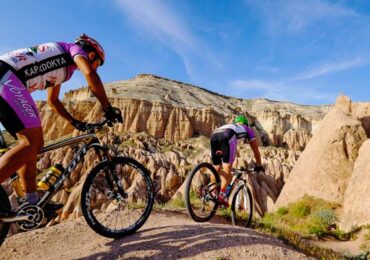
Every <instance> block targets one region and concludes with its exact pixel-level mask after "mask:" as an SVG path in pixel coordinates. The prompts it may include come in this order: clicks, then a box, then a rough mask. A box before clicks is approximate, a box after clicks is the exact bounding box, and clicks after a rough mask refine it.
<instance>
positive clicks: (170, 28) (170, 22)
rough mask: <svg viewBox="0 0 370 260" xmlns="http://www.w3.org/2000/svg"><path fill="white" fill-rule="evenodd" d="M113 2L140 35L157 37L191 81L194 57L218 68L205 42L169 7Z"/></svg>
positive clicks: (146, 2) (158, 3)
mask: <svg viewBox="0 0 370 260" xmlns="http://www.w3.org/2000/svg"><path fill="white" fill-rule="evenodd" d="M116 3H117V5H118V7H119V8H120V10H121V11H122V12H123V14H124V15H125V17H126V18H128V20H129V21H130V22H131V24H132V25H133V26H134V27H136V28H137V30H138V31H139V32H141V33H142V32H144V33H145V35H146V36H150V37H154V38H156V39H157V40H159V41H160V42H161V43H162V44H164V45H166V46H167V47H168V48H171V49H173V50H174V51H175V52H176V53H177V54H178V55H179V56H180V57H181V59H182V62H183V64H184V67H185V69H186V72H187V74H188V76H189V77H190V78H193V77H194V69H192V68H193V67H194V64H193V63H194V57H195V56H196V57H197V58H198V59H199V58H200V59H202V60H205V59H207V60H209V61H211V62H212V64H213V65H215V66H218V67H219V66H221V65H220V64H219V62H218V61H217V60H216V59H215V58H214V57H213V55H212V54H211V53H210V52H209V51H208V50H207V48H206V47H205V46H204V43H203V42H202V41H201V40H200V39H198V38H197V37H195V36H194V35H193V33H192V31H191V29H190V28H189V26H188V25H187V22H186V21H185V20H184V18H182V17H181V15H180V14H178V13H176V11H175V10H173V9H171V8H170V6H169V5H166V4H165V3H164V2H162V1H152V0H140V1H138V0H116Z"/></svg>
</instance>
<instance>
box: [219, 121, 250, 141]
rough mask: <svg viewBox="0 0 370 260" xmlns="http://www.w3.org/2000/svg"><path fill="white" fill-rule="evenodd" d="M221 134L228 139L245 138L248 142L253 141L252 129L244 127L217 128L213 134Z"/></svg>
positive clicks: (227, 126) (231, 125)
mask: <svg viewBox="0 0 370 260" xmlns="http://www.w3.org/2000/svg"><path fill="white" fill-rule="evenodd" d="M217 132H223V133H224V134H225V135H226V136H227V137H228V139H231V138H232V137H234V136H235V137H236V139H242V138H246V139H247V140H248V141H250V140H252V139H255V138H256V137H255V135H254V132H253V129H252V128H250V127H248V126H245V125H235V124H228V125H223V126H221V127H219V128H217V129H216V130H215V131H214V133H217Z"/></svg>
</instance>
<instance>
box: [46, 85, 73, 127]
mask: <svg viewBox="0 0 370 260" xmlns="http://www.w3.org/2000/svg"><path fill="white" fill-rule="evenodd" d="M59 92H60V85H56V86H55V87H52V88H49V89H48V95H47V102H48V104H49V106H50V107H51V108H52V109H53V110H54V111H55V112H57V113H58V114H59V115H60V116H61V117H63V118H64V119H65V120H67V121H68V122H70V123H71V122H72V121H73V120H74V118H73V117H72V116H71V114H70V113H68V111H67V110H66V109H65V108H64V105H63V103H62V102H61V101H60V100H59Z"/></svg>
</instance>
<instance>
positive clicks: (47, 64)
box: [0, 42, 87, 92]
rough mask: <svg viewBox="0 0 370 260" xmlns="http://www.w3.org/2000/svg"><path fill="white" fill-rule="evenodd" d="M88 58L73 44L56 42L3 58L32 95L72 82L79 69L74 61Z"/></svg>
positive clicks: (5, 55)
mask: <svg viewBox="0 0 370 260" xmlns="http://www.w3.org/2000/svg"><path fill="white" fill-rule="evenodd" d="M76 55H83V56H84V57H87V54H86V52H85V51H84V50H83V49H82V48H81V47H80V46H78V45H76V44H74V43H65V42H54V43H45V44H41V45H38V46H34V47H29V48H24V49H19V50H15V51H12V52H9V53H6V54H4V55H2V56H0V60H2V61H4V62H6V63H7V64H9V65H10V66H11V67H12V68H13V69H14V73H15V74H16V75H17V76H18V77H19V79H20V80H21V81H22V82H24V84H25V85H26V86H27V89H28V91H29V92H33V91H35V90H38V89H45V88H49V87H54V86H56V85H59V84H61V83H63V82H65V81H67V80H69V79H70V78H71V76H72V74H73V72H74V71H75V70H76V68H77V67H76V65H75V63H74V62H73V58H74V57H75V56H76Z"/></svg>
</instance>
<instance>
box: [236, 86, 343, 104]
mask: <svg viewBox="0 0 370 260" xmlns="http://www.w3.org/2000/svg"><path fill="white" fill-rule="evenodd" d="M230 86H231V87H232V88H233V89H234V90H235V91H237V92H239V93H246V94H248V95H249V97H251V98H257V97H263V98H268V99H272V100H279V101H290V102H295V103H300V104H307V103H312V101H317V102H320V103H332V102H333V101H334V100H335V97H336V96H337V95H338V93H323V91H322V90H316V89H315V88H308V87H302V86H293V85H290V84H287V83H284V82H278V81H263V80H235V81H232V82H231V83H230Z"/></svg>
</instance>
